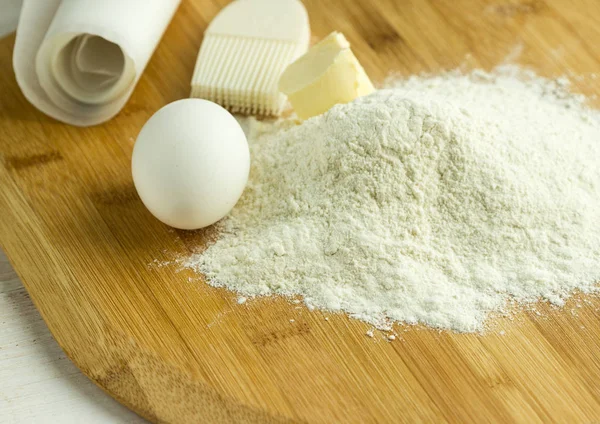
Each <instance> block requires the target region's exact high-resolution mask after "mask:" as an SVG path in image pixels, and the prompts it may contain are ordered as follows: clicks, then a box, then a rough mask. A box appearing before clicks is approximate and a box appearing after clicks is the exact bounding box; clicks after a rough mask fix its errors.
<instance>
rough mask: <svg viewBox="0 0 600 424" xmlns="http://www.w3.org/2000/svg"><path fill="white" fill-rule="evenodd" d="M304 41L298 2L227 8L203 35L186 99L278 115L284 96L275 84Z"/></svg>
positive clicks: (306, 34) (269, 0)
mask: <svg viewBox="0 0 600 424" xmlns="http://www.w3.org/2000/svg"><path fill="white" fill-rule="evenodd" d="M309 41H310V26H309V23H308V14H307V13H306V9H305V8H304V5H303V4H302V2H301V1H299V0H277V1H273V0H244V1H234V2H231V3H230V4H229V5H227V6H226V7H225V8H223V10H221V12H219V14H218V15H217V16H216V17H215V19H214V20H213V21H212V22H211V23H210V25H209V26H208V28H207V30H206V32H205V33H204V40H203V41H202V46H201V47H200V53H199V54H198V60H197V62H196V68H195V69H194V75H193V77H192V91H191V95H190V96H191V97H201V98H203V99H208V100H212V101H214V102H217V103H219V104H221V105H223V106H224V107H226V108H227V109H229V110H231V111H233V112H242V113H252V114H259V115H279V114H280V113H281V111H282V109H283V106H284V105H285V96H284V95H283V94H281V93H280V92H279V90H278V89H277V82H278V81H279V77H280V76H281V74H282V72H283V71H284V70H285V68H286V67H287V66H288V65H289V64H290V63H292V62H293V61H294V60H295V59H296V58H297V57H299V56H300V55H302V54H304V52H306V50H307V49H308V44H309Z"/></svg>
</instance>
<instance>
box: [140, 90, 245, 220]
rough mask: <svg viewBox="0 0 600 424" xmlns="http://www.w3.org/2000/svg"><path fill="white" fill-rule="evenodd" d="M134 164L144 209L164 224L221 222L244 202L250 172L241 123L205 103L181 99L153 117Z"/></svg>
mask: <svg viewBox="0 0 600 424" xmlns="http://www.w3.org/2000/svg"><path fill="white" fill-rule="evenodd" d="M131 162H132V164H131V166H132V173H133V182H134V183H135V188H136V189H137V192H138V194H139V195H140V197H141V199H142V201H143V202H144V205H146V207H147V208H148V210H149V211H150V212H151V213H152V214H153V215H154V216H155V217H156V218H158V219H159V220H161V221H162V222H164V223H165V224H167V225H170V226H172V227H175V228H181V229H185V230H191V229H197V228H202V227H206V226H208V225H211V224H213V223H215V222H216V221H218V220H219V219H221V218H223V217H224V216H225V215H226V214H227V213H228V212H229V211H230V210H231V208H233V206H234V205H235V203H236V202H237V201H238V199H239V198H240V196H241V194H242V192H243V190H244V187H245V185H246V182H247V181H248V172H249V169H250V157H249V151H248V143H247V142H246V136H245V134H244V132H243V131H242V129H241V127H240V125H239V124H238V122H237V121H236V120H235V118H234V117H233V116H232V115H231V114H230V113H229V112H227V111H226V110H225V109H223V108H222V107H221V106H219V105H217V104H216V103H212V102H209V101H208V100H201V99H185V100H179V101H176V102H173V103H171V104H168V105H167V106H165V107H163V108H162V109H160V110H159V111H158V112H156V113H155V114H154V115H152V117H151V118H150V119H149V120H148V122H146V124H145V125H144V127H143V128H142V130H141V132H140V134H139V135H138V138H137V140H136V143H135V146H134V149H133V157H132V160H131Z"/></svg>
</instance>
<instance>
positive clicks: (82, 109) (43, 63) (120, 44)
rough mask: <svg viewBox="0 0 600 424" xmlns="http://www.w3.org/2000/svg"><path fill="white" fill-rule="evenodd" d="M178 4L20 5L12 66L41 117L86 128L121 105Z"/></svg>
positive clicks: (140, 0)
mask: <svg viewBox="0 0 600 424" xmlns="http://www.w3.org/2000/svg"><path fill="white" fill-rule="evenodd" d="M180 1H181V0H150V1H148V0H101V1H100V0H44V1H39V0H25V1H24V3H23V8H22V10H21V16H20V18H19V24H18V26H17V37H16V41H15V49H14V54H13V67H14V70H15V75H16V77H17V82H18V84H19V86H20V87H21V90H22V91H23V94H24V95H25V97H26V98H27V99H28V100H29V101H30V102H31V103H32V104H33V105H34V106H35V107H37V108H38V109H39V110H41V111H42V112H44V113H46V114H47V115H49V116H51V117H53V118H55V119H58V120H60V121H63V122H66V123H68V124H72V125H78V126H88V125H96V124H100V123H102V122H105V121H107V120H109V119H110V118H112V117H113V116H115V115H116V114H117V113H118V112H119V111H120V110H121V108H123V106H124V105H125V103H126V102H127V99H129V96H130V95H131V93H132V91H133V89H134V87H135V85H136V84H137V82H138V80H139V78H140V76H141V75H142V72H143V71H144V68H145V67H146V64H147V63H148V60H149V59H150V57H151V56H152V53H153V52H154V49H155V48H156V46H157V44H158V42H159V40H160V38H161V37H162V34H163V33H164V31H165V29H166V28H167V25H168V24H169V22H170V20H171V18H172V17H173V14H174V13H175V10H176V9H177V6H178V5H179V3H180Z"/></svg>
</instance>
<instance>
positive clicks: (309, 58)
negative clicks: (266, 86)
mask: <svg viewBox="0 0 600 424" xmlns="http://www.w3.org/2000/svg"><path fill="white" fill-rule="evenodd" d="M279 89H280V90H281V92H283V93H284V94H285V95H287V96H288V99H289V100H290V102H291V103H292V106H293V107H294V110H295V111H296V114H297V115H298V117H299V118H300V119H308V118H310V117H311V116H316V115H320V114H322V113H324V112H326V111H328V110H329V109H330V108H331V107H332V106H334V105H336V104H338V103H348V102H351V101H352V100H354V99H356V98H357V97H360V96H364V95H367V94H370V93H372V92H373V91H374V88H373V84H372V83H371V80H370V79H369V77H368V76H367V74H366V72H365V70H364V69H363V67H362V66H361V64H360V63H359V62H358V59H356V56H354V53H352V50H351V49H350V43H348V40H346V37H344V35H343V34H341V33H339V32H333V33H331V34H329V35H328V36H327V37H326V38H324V39H323V40H322V41H321V42H319V43H318V44H315V45H314V46H313V47H312V48H311V49H310V50H309V51H308V52H307V53H306V54H305V55H304V56H302V57H300V58H299V59H298V60H296V61H295V62H294V63H292V64H291V65H290V66H288V67H287V69H286V70H285V72H284V73H283V74H282V76H281V78H280V80H279Z"/></svg>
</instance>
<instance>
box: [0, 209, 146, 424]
mask: <svg viewBox="0 0 600 424" xmlns="http://www.w3.org/2000/svg"><path fill="white" fill-rule="evenodd" d="M0 219H1V218H0ZM145 422H146V421H145V420H144V419H142V418H141V417H139V416H137V415H136V414H134V413H133V412H131V411H129V410H128V409H127V408H125V407H124V406H122V405H120V404H119V403H118V402H116V401H115V400H113V399H112V398H111V397H110V396H108V395H107V394H105V393H104V392H103V391H102V390H101V389H100V388H99V387H97V386H96V385H95V384H94V383H92V382H91V380H89V379H88V378H87V377H86V376H84V375H83V374H82V373H81V372H80V371H79V370H78V369H77V367H76V366H75V365H74V364H73V363H72V362H71V361H70V360H69V359H68V358H67V357H66V356H65V354H64V352H63V351H62V350H61V348H60V347H59V346H58V344H57V343H56V341H55V340H54V338H53V337H52V335H51V334H50V332H49V331H48V327H46V324H45V323H44V321H43V320H42V318H41V316H40V314H39V312H38V311H37V310H36V309H35V306H33V303H32V302H31V299H30V298H29V295H28V294H27V291H26V290H25V288H24V287H23V285H22V284H21V282H20V281H19V279H18V277H17V275H16V274H15V272H14V271H13V269H12V267H11V266H10V264H9V262H8V259H6V256H5V255H4V253H2V251H1V250H0V423H2V424H8V423H27V424H37V423H52V424H61V423H78V424H79V423H85V424H90V423H91V424H93V423H145Z"/></svg>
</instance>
